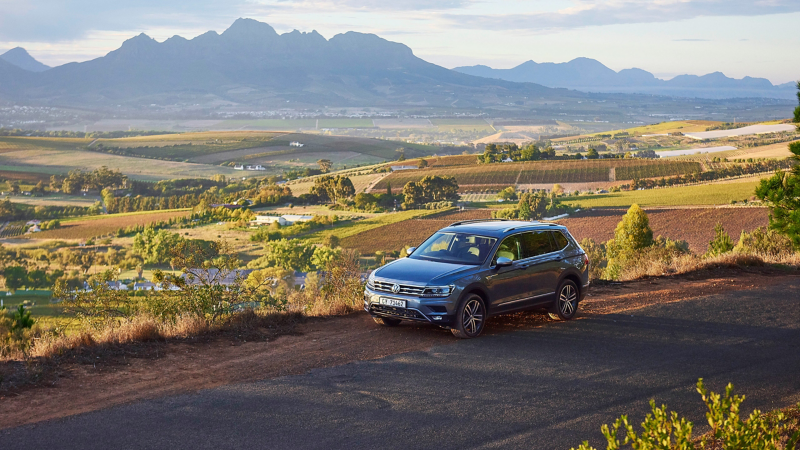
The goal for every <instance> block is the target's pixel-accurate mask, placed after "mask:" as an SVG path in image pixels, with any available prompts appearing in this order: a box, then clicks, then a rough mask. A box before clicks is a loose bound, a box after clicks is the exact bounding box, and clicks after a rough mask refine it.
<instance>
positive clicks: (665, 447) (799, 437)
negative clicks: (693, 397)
mask: <svg viewBox="0 0 800 450" xmlns="http://www.w3.org/2000/svg"><path fill="white" fill-rule="evenodd" d="M697 392H698V393H699V394H700V395H701V398H702V399H703V402H704V403H705V406H706V409H707V412H706V419H707V420H708V424H709V425H710V426H711V431H710V432H709V433H708V434H706V435H704V436H702V437H701V438H695V437H693V436H692V431H693V428H694V424H693V423H692V422H691V421H689V420H688V419H686V418H684V417H680V416H679V415H678V413H677V412H674V411H672V412H667V407H666V405H661V407H657V406H656V403H655V401H654V400H650V408H651V411H652V412H651V413H649V414H647V416H646V417H645V419H644V422H642V424H641V431H638V432H637V431H636V429H635V428H634V426H633V424H631V423H630V422H629V420H628V416H627V415H623V416H621V417H620V418H619V419H617V420H616V422H614V423H613V424H612V425H611V426H609V425H603V426H602V427H601V428H600V430H601V432H602V433H603V436H604V437H605V439H606V442H607V445H606V449H607V450H620V449H622V448H631V449H635V450H699V449H705V448H713V449H724V450H796V449H797V443H798V441H800V430H798V431H794V432H792V431H791V428H790V423H788V422H789V421H788V420H787V417H786V416H785V415H784V414H783V413H777V414H762V413H761V411H759V410H754V411H753V412H752V413H751V414H750V416H749V417H748V418H747V420H742V418H741V416H740V411H741V405H742V403H743V402H744V399H745V397H744V396H739V395H734V394H733V385H732V384H728V386H727V387H726V388H725V395H724V396H723V395H720V394H716V393H714V392H709V391H708V390H707V389H706V388H705V386H704V385H703V379H702V378H701V379H700V380H699V381H698V382H697ZM798 407H800V405H798ZM795 427H796V424H795ZM573 450H575V449H574V448H573ZM577 450H595V448H594V447H592V446H590V445H589V443H588V442H587V441H584V442H583V444H581V445H580V446H579V447H578V449H577Z"/></svg>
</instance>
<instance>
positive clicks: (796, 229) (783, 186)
mask: <svg viewBox="0 0 800 450" xmlns="http://www.w3.org/2000/svg"><path fill="white" fill-rule="evenodd" d="M797 101H798V105H800V81H798V82H797ZM794 122H795V124H796V125H797V129H798V131H800V106H798V107H797V108H795V110H794ZM789 150H790V151H791V152H792V153H793V154H794V156H793V158H794V159H795V160H796V161H797V162H798V164H796V165H795V166H794V168H793V169H792V170H791V171H786V172H784V171H780V172H776V173H775V175H773V176H772V177H771V178H768V179H765V180H761V184H759V186H758V188H756V196H758V198H760V199H761V200H765V201H767V202H768V204H769V206H770V216H769V226H770V228H772V229H773V230H775V231H778V232H779V233H781V234H785V235H786V236H788V237H789V238H790V239H791V240H792V243H793V244H794V247H795V248H796V249H800V142H793V143H791V144H789Z"/></svg>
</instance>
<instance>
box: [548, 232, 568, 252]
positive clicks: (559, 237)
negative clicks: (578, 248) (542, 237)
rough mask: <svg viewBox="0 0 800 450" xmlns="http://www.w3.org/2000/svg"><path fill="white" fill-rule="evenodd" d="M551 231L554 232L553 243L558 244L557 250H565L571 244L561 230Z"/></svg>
mask: <svg viewBox="0 0 800 450" xmlns="http://www.w3.org/2000/svg"><path fill="white" fill-rule="evenodd" d="M550 233H552V234H553V243H555V245H556V248H555V251H559V250H564V249H565V248H566V247H567V246H568V245H569V241H568V240H567V238H566V237H565V236H564V234H563V233H561V232H560V231H551V232H550Z"/></svg>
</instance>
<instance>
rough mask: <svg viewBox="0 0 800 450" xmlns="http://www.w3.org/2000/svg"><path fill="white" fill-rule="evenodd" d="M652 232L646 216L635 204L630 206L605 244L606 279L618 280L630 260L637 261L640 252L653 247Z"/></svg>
mask: <svg viewBox="0 0 800 450" xmlns="http://www.w3.org/2000/svg"><path fill="white" fill-rule="evenodd" d="M653 242H654V241H653V230H651V229H650V220H649V219H648V218H647V214H646V213H645V212H644V210H642V208H640V207H639V205H637V204H633V205H631V207H630V208H629V209H628V212H627V213H626V214H625V215H624V216H623V217H622V220H621V221H620V222H619V223H618V224H617V228H616V229H615V230H614V238H613V239H611V240H609V241H608V242H607V243H606V258H607V259H608V266H607V268H606V277H607V278H609V279H612V280H613V279H617V278H619V274H620V273H621V272H622V271H623V270H624V268H625V266H626V265H627V264H629V263H630V262H631V261H632V260H634V259H637V258H638V256H639V255H640V254H641V250H642V249H645V248H647V247H651V246H652V245H653Z"/></svg>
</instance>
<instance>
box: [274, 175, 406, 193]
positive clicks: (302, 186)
mask: <svg viewBox="0 0 800 450" xmlns="http://www.w3.org/2000/svg"><path fill="white" fill-rule="evenodd" d="M383 175H384V174H382V173H370V174H366V175H350V176H349V178H350V181H351V182H353V187H354V188H355V190H356V193H359V192H364V190H365V189H366V188H367V187H368V186H369V185H371V184H372V183H373V182H374V181H375V180H377V179H378V178H381V177H382V176H383ZM287 186H289V189H291V190H292V195H294V196H295V197H297V196H298V195H303V194H308V193H309V192H311V188H312V187H314V181H302V182H299V183H289V184H287ZM400 188H401V189H402V188H403V186H400ZM383 189H384V191H385V190H386V187H384V188H383Z"/></svg>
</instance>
